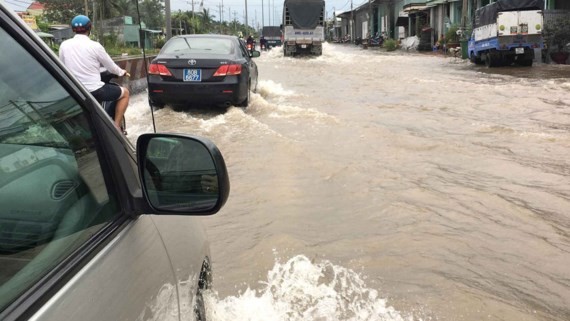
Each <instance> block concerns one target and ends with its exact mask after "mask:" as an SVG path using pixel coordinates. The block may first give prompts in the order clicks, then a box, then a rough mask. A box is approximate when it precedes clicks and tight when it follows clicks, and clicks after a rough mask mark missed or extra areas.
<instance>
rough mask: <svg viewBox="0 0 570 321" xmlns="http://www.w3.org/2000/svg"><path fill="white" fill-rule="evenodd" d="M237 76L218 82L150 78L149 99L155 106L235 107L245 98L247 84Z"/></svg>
mask: <svg viewBox="0 0 570 321" xmlns="http://www.w3.org/2000/svg"><path fill="white" fill-rule="evenodd" d="M240 80H241V79H240V78H239V77H238V76H226V77H225V79H224V80H223V81H220V82H180V81H165V80H164V79H162V78H161V77H159V76H150V77H149V84H148V93H149V98H150V100H151V101H152V103H154V104H155V105H163V104H177V105H192V104H195V105H230V104H231V105H237V104H239V103H241V102H242V101H244V100H245V99H246V97H247V90H248V88H247V82H246V81H240Z"/></svg>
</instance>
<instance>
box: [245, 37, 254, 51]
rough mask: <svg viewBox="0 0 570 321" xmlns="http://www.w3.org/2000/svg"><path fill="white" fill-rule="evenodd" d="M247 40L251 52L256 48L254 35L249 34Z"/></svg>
mask: <svg viewBox="0 0 570 321" xmlns="http://www.w3.org/2000/svg"><path fill="white" fill-rule="evenodd" d="M245 42H246V44H247V50H249V51H250V52H251V51H253V50H254V49H255V40H254V39H253V36H252V35H249V36H248V37H247V40H246V41H245Z"/></svg>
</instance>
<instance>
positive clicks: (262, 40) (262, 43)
mask: <svg viewBox="0 0 570 321" xmlns="http://www.w3.org/2000/svg"><path fill="white" fill-rule="evenodd" d="M259 46H260V47H261V50H267V40H266V39H265V37H264V36H261V38H259Z"/></svg>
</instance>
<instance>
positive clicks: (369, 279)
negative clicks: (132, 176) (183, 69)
mask: <svg viewBox="0 0 570 321" xmlns="http://www.w3.org/2000/svg"><path fill="white" fill-rule="evenodd" d="M256 61H257V64H258V66H259V70H260V84H259V87H258V91H257V94H254V95H253V96H252V102H251V104H250V107H249V108H247V110H245V111H244V110H242V109H239V108H230V109H229V110H227V112H225V113H224V112H211V111H207V110H203V109H191V110H189V111H188V112H174V111H172V110H171V109H170V108H168V107H167V108H165V109H162V110H160V111H158V112H156V113H155V120H156V127H157V130H158V131H161V132H180V133H190V134H197V135H202V136H206V137H209V138H211V139H212V140H213V141H214V142H215V143H216V144H217V145H218V147H219V148H220V149H221V151H222V153H223V155H224V157H225V160H226V163H227V165H228V170H229V174H230V180H231V184H232V189H231V194H230V198H229V201H228V203H227V204H226V206H225V207H224V208H223V209H222V210H221V211H220V212H219V213H218V214H216V215H214V216H211V217H205V218H203V223H204V224H205V226H206V228H207V231H208V235H209V238H210V241H211V250H212V260H213V268H214V291H213V292H212V293H210V295H209V296H208V297H207V305H208V308H209V313H210V317H211V319H212V320H217V321H220V320H232V321H233V320H260V321H261V320H263V321H273V320H343V321H344V320H466V321H479V320H509V321H515V320H516V321H521V320H559V321H567V320H570V160H569V155H570V95H569V91H570V68H569V67H570V66H554V65H537V66H534V67H532V68H522V67H509V68H497V69H490V70H489V69H486V68H485V67H481V66H474V65H471V64H469V63H468V62H465V61H461V60H459V59H455V58H443V57H437V56H432V55H421V54H416V53H414V54H412V53H405V52H404V53H402V52H397V53H386V52H380V51H374V50H362V49H359V48H357V47H354V46H350V45H347V46H342V45H327V46H326V47H325V50H324V54H323V56H322V57H318V58H289V57H288V58H284V57H283V56H282V53H281V52H280V51H278V50H274V51H271V52H269V53H262V56H261V57H260V58H258V59H257V60H256ZM131 105H132V106H131V108H130V109H129V111H128V113H127V117H128V127H129V137H130V138H131V139H132V140H133V141H134V140H135V139H136V137H137V135H138V134H140V133H143V132H146V131H151V130H152V126H151V122H150V119H151V118H150V113H149V108H148V105H147V103H146V95H145V94H142V95H137V96H134V97H133V99H132V104H131Z"/></svg>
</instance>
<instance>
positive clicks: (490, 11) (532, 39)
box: [468, 0, 544, 67]
mask: <svg viewBox="0 0 570 321" xmlns="http://www.w3.org/2000/svg"><path fill="white" fill-rule="evenodd" d="M542 8H544V0H498V1H497V2H495V3H491V4H488V5H486V6H484V7H482V8H479V9H478V10H477V11H476V12H475V25H474V27H475V28H474V29H473V33H472V35H471V39H470V40H469V45H468V56H469V59H470V60H471V61H472V62H473V63H476V64H482V63H485V64H486V65H487V67H495V66H501V65H511V64H513V63H516V64H518V65H521V66H532V61H533V59H534V49H537V48H543V38H542V31H543V27H544V24H543V16H542Z"/></svg>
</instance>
